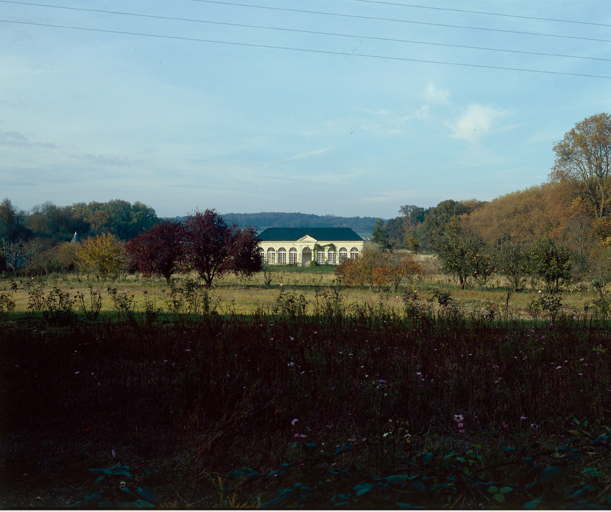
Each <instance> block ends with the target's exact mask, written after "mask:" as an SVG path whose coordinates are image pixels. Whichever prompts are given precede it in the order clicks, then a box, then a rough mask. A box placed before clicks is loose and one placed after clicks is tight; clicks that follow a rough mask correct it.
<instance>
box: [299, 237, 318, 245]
mask: <svg viewBox="0 0 611 512" xmlns="http://www.w3.org/2000/svg"><path fill="white" fill-rule="evenodd" d="M297 241H298V242H302V243H307V244H309V243H312V242H316V241H317V240H316V238H312V237H311V236H310V235H306V236H302V237H301V238H300V239H299V240H297Z"/></svg>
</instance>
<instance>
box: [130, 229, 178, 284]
mask: <svg viewBox="0 0 611 512" xmlns="http://www.w3.org/2000/svg"><path fill="white" fill-rule="evenodd" d="M182 234H183V230H182V225H181V224H180V223H179V222H172V221H167V222H160V223H159V224H155V225H154V226H153V227H151V228H149V229H148V230H147V231H145V232H144V233H140V234H139V235H137V236H136V237H135V238H132V239H131V240H130V241H129V242H127V244H126V245H125V251H126V254H127V257H128V258H129V259H130V261H131V263H132V265H133V266H134V267H136V268H137V269H138V270H139V271H140V272H142V273H143V274H144V275H145V276H147V277H148V276H150V275H152V274H160V275H162V276H163V277H165V279H166V281H167V283H168V284H169V283H170V278H171V277H172V274H173V273H174V272H175V271H176V270H178V268H179V264H180V258H181V256H182Z"/></svg>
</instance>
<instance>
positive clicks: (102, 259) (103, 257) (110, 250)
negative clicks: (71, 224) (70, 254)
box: [76, 233, 126, 276]
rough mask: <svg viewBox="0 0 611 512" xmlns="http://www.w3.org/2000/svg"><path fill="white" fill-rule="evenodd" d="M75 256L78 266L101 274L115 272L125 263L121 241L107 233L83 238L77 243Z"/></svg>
mask: <svg viewBox="0 0 611 512" xmlns="http://www.w3.org/2000/svg"><path fill="white" fill-rule="evenodd" d="M76 257H77V265H78V266H79V268H81V269H82V270H84V271H85V272H90V273H98V274H100V275H102V276H107V275H109V274H116V273H118V272H120V271H121V270H123V269H124V268H125V264H126V259H125V249H124V246H123V243H122V242H121V241H120V240H118V239H117V238H116V237H115V235H111V234H108V233H103V234H101V235H98V236H96V237H94V238H88V239H87V240H85V241H84V242H83V243H81V244H80V245H79V247H78V249H77V251H76Z"/></svg>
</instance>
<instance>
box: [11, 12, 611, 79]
mask: <svg viewBox="0 0 611 512" xmlns="http://www.w3.org/2000/svg"><path fill="white" fill-rule="evenodd" d="M0 23H14V24H19V25H31V26H37V27H50V28H61V29H68V30H81V31H88V32H99V33H106V34H121V35H129V36H137V37H151V38H158V39H172V40H177V41H191V42H200V43H210V44H225V45H232V46H242V47H249V48H263V49H270V50H285V51H294V52H302V53H316V54H322V55H339V56H342V57H361V58H368V59H384V60H393V61H401V62H418V63H423V64H440V65H444V66H460V67H470V68H482V69H495V70H503V71H519V72H523V73H538V74H546V75H563V76H575V77H583V78H602V79H605V80H611V76H605V75H591V74H585V73H569V72H565V71H545V70H541V69H526V68H510V67H504V66H489V65H484V64H468V63H462V62H444V61H436V60H428V59H413V58H408V57H393V56H388V55H372V54H366V53H347V52H338V51H332V50H316V49H312V48H296V47H289V46H276V45H269V44H257V43H240V42H236V41H220V40H216V39H201V38H194V37H184V36H170V35H163V34H147V33H142V32H130V31H124V30H110V29H101V28H89V27H75V26H70V25H56V24H50V23H35V22H31V21H15V20H5V19H0Z"/></svg>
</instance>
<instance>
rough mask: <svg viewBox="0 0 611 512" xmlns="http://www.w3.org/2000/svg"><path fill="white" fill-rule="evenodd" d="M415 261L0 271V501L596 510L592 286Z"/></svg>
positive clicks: (601, 358) (599, 338)
mask: <svg viewBox="0 0 611 512" xmlns="http://www.w3.org/2000/svg"><path fill="white" fill-rule="evenodd" d="M427 264H428V265H430V270H431V272H430V273H429V274H428V275H427V276H425V277H423V278H420V279H417V280H414V281H411V282H406V283H404V284H403V286H402V288H401V289H400V290H399V291H398V292H391V291H389V290H384V289H377V288H376V289H372V288H370V287H363V288H345V287H342V286H341V285H339V284H338V282H337V280H336V278H335V275H334V273H333V269H330V268H328V267H312V268H309V269H298V268H285V269H282V270H280V269H266V270H265V271H264V272H262V273H259V274H257V275H255V276H254V277H253V278H251V279H243V278H236V277H227V278H224V279H221V280H218V281H217V282H216V286H214V287H213V288H211V289H205V288H203V287H202V286H201V285H200V283H199V282H198V280H197V279H196V278H195V276H186V277H182V278H180V279H178V280H177V281H176V282H175V283H174V284H173V285H172V286H169V285H167V283H166V282H165V280H159V279H156V278H153V279H144V278H142V277H141V276H138V275H125V276H121V277H119V278H116V279H114V280H108V281H103V282H102V281H97V280H96V279H93V278H90V279H87V277H86V276H82V275H81V276H76V275H51V276H49V277H47V278H46V279H44V280H39V279H31V278H29V277H21V278H17V279H11V276H5V277H3V278H2V279H0V305H1V307H0V311H1V312H0V327H1V329H0V351H1V352H0V365H1V366H0V367H1V375H2V377H1V378H2V380H1V384H2V388H1V397H2V398H1V402H0V407H1V417H2V455H1V471H2V473H1V475H2V476H1V478H0V486H1V487H0V500H1V501H0V506H2V507H3V508H36V507H46V508H49V507H51V508H59V507H63V506H67V505H70V504H75V503H78V504H79V506H81V507H83V508H97V506H102V507H107V508H110V507H113V506H116V505H120V506H121V507H131V508H145V507H148V506H158V507H163V508H238V507H240V508H242V507H253V508H254V507H263V508H295V507H297V508H300V507H301V508H303V507H305V508H384V509H385V508H422V507H424V508H436V509H440V508H483V509H495V508H501V509H506V508H522V507H525V508H575V507H576V508H588V507H603V508H609V507H610V506H611V490H610V489H611V472H610V469H611V468H610V464H611V463H610V461H611V457H609V451H610V450H611V445H610V441H611V429H610V428H609V425H611V421H610V419H611V382H610V376H611V360H610V355H609V349H610V348H611V334H610V331H609V323H608V313H609V300H608V299H607V294H606V292H605V291H604V289H602V288H600V287H599V288H597V289H596V288H592V286H591V285H588V284H575V285H572V286H571V288H570V289H565V290H563V291H562V293H561V297H559V296H551V295H548V294H545V293H544V292H541V293H540V292H539V289H538V288H537V284H536V283H531V285H530V286H531V287H530V288H529V289H528V290H526V291H524V292H520V293H513V294H512V293H509V292H508V290H507V289H506V288H505V287H503V283H501V282H498V281H496V282H495V280H494V279H493V280H492V281H491V282H489V284H488V289H482V288H479V287H471V288H467V289H465V290H460V289H459V288H458V286H456V284H454V283H453V282H451V280H449V279H448V278H447V277H446V276H443V275H441V274H438V273H436V272H435V267H434V262H431V261H429V262H428V263H427ZM92 469H93V470H95V471H91V470H92ZM79 500H80V503H79Z"/></svg>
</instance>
